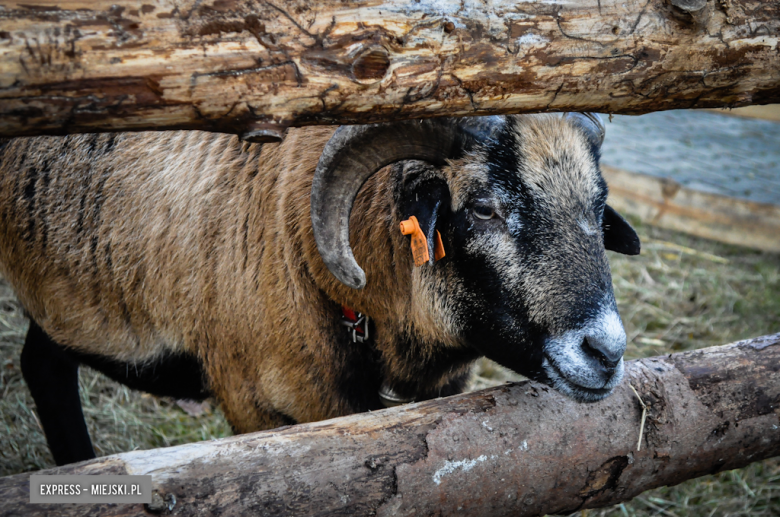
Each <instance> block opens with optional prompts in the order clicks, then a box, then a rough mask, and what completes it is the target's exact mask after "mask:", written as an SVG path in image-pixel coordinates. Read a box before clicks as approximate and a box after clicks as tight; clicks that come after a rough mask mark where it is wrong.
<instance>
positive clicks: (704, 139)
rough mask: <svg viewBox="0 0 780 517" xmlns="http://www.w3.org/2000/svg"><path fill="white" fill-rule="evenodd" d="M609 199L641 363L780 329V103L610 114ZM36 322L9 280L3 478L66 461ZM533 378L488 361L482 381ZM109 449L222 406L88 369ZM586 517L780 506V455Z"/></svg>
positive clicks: (93, 411)
mask: <svg viewBox="0 0 780 517" xmlns="http://www.w3.org/2000/svg"><path fill="white" fill-rule="evenodd" d="M604 118H605V122H606V126H607V137H606V140H605V143H604V148H603V158H602V164H603V171H604V177H605V178H606V180H607V183H608V184H609V186H610V198H609V203H610V204H611V205H612V206H613V207H615V208H616V209H617V210H618V211H619V212H621V213H622V214H623V215H625V216H626V217H627V218H628V219H629V220H630V221H631V223H632V224H634V227H635V228H636V229H637V232H638V233H639V235H640V237H641V239H642V254H641V255H640V256H638V257H625V256H623V255H618V254H614V253H611V252H609V259H610V263H611V267H612V274H613V281H614V285H615V295H616V297H617V301H618V306H619V309H620V314H621V316H622V318H623V322H624V325H625V327H626V333H627V335H628V350H627V352H626V356H627V359H635V358H640V357H649V356H655V355H662V354H667V353H670V352H678V351H683V350H691V349H696V348H702V347H707V346H716V345H722V344H726V343H730V342H733V341H736V340H740V339H744V338H748V337H755V336H760V335H764V334H771V333H776V332H780V106H751V107H749V108H742V109H738V110H725V111H724V110H702V111H668V112H659V113H652V114H648V115H642V116H638V117H628V116H614V117H611V120H607V117H606V116H605V117H604ZM27 325H28V322H27V321H26V319H25V318H24V316H23V314H22V310H21V308H20V307H19V305H18V303H17V301H16V299H15V297H14V295H13V292H12V291H11V290H10V288H9V287H8V286H7V284H6V283H5V282H4V281H3V280H2V279H0V421H1V422H2V423H1V424H0V425H1V426H2V428H1V429H0V476H6V475H11V474H16V473H20V472H26V471H32V470H39V469H42V468H48V467H51V466H53V465H54V462H53V460H52V458H51V455H50V454H49V451H48V448H47V446H46V440H45V438H44V436H43V432H42V431H41V427H40V424H39V422H38V420H37V415H36V414H35V411H34V403H33V401H32V398H31V396H30V394H29V392H28V391H27V387H26V386H25V384H24V381H23V379H22V375H21V371H20V368H19V355H20V353H21V349H22V344H23V342H24V336H25V333H26V331H27ZM519 379H521V377H519V376H517V375H516V374H514V373H512V372H510V371H508V370H506V369H503V368H501V367H500V366H498V365H496V364H494V363H491V362H490V361H487V360H481V361H480V362H479V364H478V365H477V368H476V369H475V372H474V376H473V381H472V389H474V390H477V389H482V388H485V387H488V386H495V385H498V384H501V383H504V382H507V381H515V380H519ZM80 384H81V397H82V404H83V406H84V413H85V417H86V420H87V425H88V426H89V430H90V433H91V435H92V439H93V443H94V445H95V448H96V450H97V452H98V455H100V456H102V455H107V454H113V453H117V452H124V451H130V450H135V449H151V448H156V447H165V446H170V445H177V444H181V443H188V442H193V441H201V440H208V439H211V438H219V437H224V436H229V435H230V434H231V432H230V426H229V425H227V423H226V422H225V419H224V417H223V416H222V414H221V413H220V411H219V409H218V408H217V407H216V405H215V404H214V403H213V401H206V402H204V403H202V404H196V403H192V402H186V401H175V400H170V399H160V398H157V397H153V396H151V395H148V394H142V393H139V392H134V391H131V390H129V389H127V388H126V387H124V386H121V385H118V384H116V383H114V382H112V381H110V380H109V379H107V378H106V377H104V376H102V375H101V374H98V373H96V372H93V371H91V370H90V369H89V368H86V367H82V368H81V371H80ZM575 515H582V516H586V515H587V516H596V515H599V516H602V515H603V516H607V515H609V516H618V515H620V516H629V515H630V516H634V515H641V516H649V515H669V516H726V515H751V516H752V515H766V516H770V515H771V516H776V515H780V459H771V460H767V461H764V462H759V463H754V464H752V465H750V466H749V467H747V468H744V469H740V470H734V471H729V472H724V473H720V474H717V475H714V476H707V477H703V478H699V479H695V480H691V481H688V482H685V483H683V484H681V485H678V486H675V487H665V488H660V489H656V490H652V491H649V492H646V493H644V494H642V495H641V496H640V497H637V498H636V499H634V500H633V501H631V502H630V503H625V504H621V505H618V506H615V507H612V508H607V509H601V510H586V511H582V512H579V513H577V514H575Z"/></svg>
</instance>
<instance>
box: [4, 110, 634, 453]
mask: <svg viewBox="0 0 780 517" xmlns="http://www.w3.org/2000/svg"><path fill="white" fill-rule="evenodd" d="M603 137H604V127H603V125H602V124H601V121H600V119H599V118H598V116H597V115H592V114H565V115H564V116H561V115H525V116H509V117H486V118H472V119H433V120H425V121H405V122H397V123H388V124H376V125H367V126H352V127H342V128H340V129H338V130H336V131H335V132H334V130H333V129H332V128H322V127H316V128H305V129H298V130H291V131H290V133H289V134H288V136H287V137H286V139H285V140H284V141H283V142H281V143H279V144H247V143H242V142H240V141H239V140H238V139H237V138H236V137H234V136H228V135H220V134H208V133H201V132H171V133H135V134H102V135H76V136H68V137H46V138H29V139H17V140H14V141H11V142H8V143H6V146H5V148H4V150H3V154H2V160H1V162H0V168H1V171H0V219H1V220H0V264H1V265H2V273H3V274H4V275H5V277H6V279H7V280H8V281H9V282H10V283H11V285H12V286H13V287H14V289H15V290H16V292H17V294H18V296H19V299H20V301H21V303H22V305H23V306H24V308H25V310H26V311H27V313H28V314H29V316H30V318H31V323H30V329H29V332H28V334H27V338H26V342H25V345H24V349H23V352H22V371H23V374H24V377H25V379H26V381H27V383H28V385H29V388H30V390H31V392H32V395H33V397H34V399H35V403H36V406H37V410H38V413H39V416H40V420H41V422H42V425H43V428H44V430H45V432H46V436H47V440H48V442H49V446H50V448H51V450H52V453H53V455H54V458H55V460H56V462H57V463H58V464H63V463H69V462H73V461H78V460H83V459H87V458H90V457H94V452H93V449H92V445H91V442H90V438H89V434H88V432H87V429H86V426H85V423H84V419H83V416H82V413H81V406H80V403H79V395H78V384H77V369H78V366H79V364H86V365H89V366H91V367H93V368H96V369H97V370H100V371H102V372H104V373H106V374H107V375H108V376H110V377H112V378H114V379H116V380H118V381H120V382H123V383H125V384H127V385H129V386H130V387H133V388H137V389H141V390H145V391H148V392H151V393H154V394H158V395H167V396H173V397H178V398H192V399H203V398H205V397H207V396H209V395H213V396H215V397H216V398H217V399H218V400H219V402H220V404H221V406H222V408H223V409H224V412H225V415H226V417H227V419H228V420H229V422H230V423H231V425H232V426H233V428H234V430H235V431H236V432H239V433H242V432H248V431H253V430H259V429H266V428H273V427H276V426H280V425H284V424H291V423H295V422H308V421H314V420H320V419H325V418H330V417H335V416H339V415H345V414H349V413H354V412H359V411H366V410H373V409H379V408H382V407H384V406H385V405H389V404H394V403H399V402H404V401H410V400H423V399H427V398H432V397H437V396H444V395H449V394H453V393H457V392H460V391H461V390H463V389H464V385H465V383H466V382H467V378H468V375H469V370H470V366H471V365H472V363H473V362H474V361H475V359H477V358H479V357H481V356H487V357H489V358H491V359H494V360H496V361H498V362H499V363H501V364H503V365H505V366H507V367H509V368H511V369H513V370H515V371H517V372H520V373H522V374H525V375H527V376H529V377H531V378H533V379H537V380H539V381H542V382H546V383H548V384H551V385H552V386H554V387H555V388H557V389H558V390H560V391H562V392H563V393H565V394H567V395H569V396H571V397H573V398H575V399H577V400H581V401H594V400H599V399H601V398H603V397H606V396H607V395H608V394H609V393H610V391H611V390H612V389H613V388H614V387H615V386H616V385H617V384H618V383H619V382H620V380H621V377H622V373H623V363H622V354H623V351H624V349H625V342H626V337H625V332H624V330H623V327H622V324H621V321H620V318H619V316H618V312H617V308H616V305H615V300H614V296H613V292H612V282H611V277H610V271H609V264H608V262H607V256H606V253H605V247H606V249H612V250H615V251H619V252H623V253H628V254H634V253H638V252H639V240H638V238H637V236H636V234H635V232H634V231H633V229H631V227H630V226H629V225H628V224H627V223H626V222H625V221H624V220H623V219H622V218H621V217H620V216H619V215H618V214H616V213H615V212H614V211H613V210H612V209H611V208H609V207H608V206H606V205H605V200H606V196H607V188H606V184H605V183H604V180H603V179H602V178H601V175H600V171H599V165H598V162H599V149H600V146H601V142H602V140H603ZM388 165H390V166H388ZM361 187H362V188H361ZM350 214H351V215H350ZM402 222H403V223H404V224H403V226H404V228H405V231H404V233H408V234H410V235H409V236H405V235H404V234H402V232H401V229H400V225H401V223H402ZM410 244H411V246H410ZM359 264H361V265H362V266H363V268H364V269H361V267H360V266H359ZM346 315H354V318H353V321H352V322H350V321H349V320H348V318H347V316H346ZM354 319H357V320H358V321H356V322H355V321H354Z"/></svg>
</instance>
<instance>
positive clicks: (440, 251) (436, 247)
mask: <svg viewBox="0 0 780 517" xmlns="http://www.w3.org/2000/svg"><path fill="white" fill-rule="evenodd" d="M444 255H446V254H445V253H444V243H443V242H441V234H440V233H439V230H436V240H435V241H434V243H433V259H434V260H436V261H439V260H441V259H443V258H444Z"/></svg>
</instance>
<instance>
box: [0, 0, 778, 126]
mask: <svg viewBox="0 0 780 517" xmlns="http://www.w3.org/2000/svg"><path fill="white" fill-rule="evenodd" d="M677 3H678V4H680V2H679V1H677ZM689 3H690V2H689ZM693 3H694V4H696V5H695V6H693V7H692V9H695V10H694V11H692V12H688V11H685V10H684V9H682V8H680V7H676V6H675V5H673V3H672V2H669V1H667V0H641V1H634V0H628V1H625V0H578V1H576V2H561V3H557V2H546V1H538V0H521V1H514V0H513V1H505V0H488V1H485V2H482V1H477V0H465V1H463V0H437V1H432V0H362V1H346V2H345V1H343V0H317V1H310V0H273V1H271V0H257V1H239V0H205V1H201V0H184V1H171V0H167V1H166V0H163V1H160V2H147V1H145V0H125V1H122V0H112V1H103V0H96V1H90V2H85V1H77V0H66V1H62V2H57V3H56V6H54V4H55V2H50V1H48V0H46V1H39V0H24V1H23V2H18V3H17V2H3V3H2V10H0V136H22V135H34V134H64V133H73V132H93V131H121V130H142V129H203V130H214V131H224V132H229V133H237V134H244V135H245V136H246V137H248V138H250V139H252V138H254V139H255V140H262V139H263V138H273V137H275V136H278V135H279V134H280V133H281V132H283V129H284V127H285V126H288V125H307V124H335V123H365V122H372V121H380V120H392V119H398V118H416V117H428V116H434V115H473V114H491V113H512V112H522V111H544V110H551V111H565V110H576V111H586V110H588V111H599V112H611V113H641V112H648V111H654V110H665V109H672V108H694V107H697V108H698V107H701V108H707V107H709V108H713V107H727V106H732V107H733V106H742V105H748V104H765V103H769V102H778V101H780V53H778V51H777V50H778V47H777V45H778V33H780V2H778V1H762V0H729V1H720V0H708V1H706V5H705V2H704V1H703V0H702V1H696V2H693ZM683 4H685V2H683V3H682V4H680V5H683ZM699 4H701V5H703V7H702V8H698V6H699ZM685 5H687V4H685Z"/></svg>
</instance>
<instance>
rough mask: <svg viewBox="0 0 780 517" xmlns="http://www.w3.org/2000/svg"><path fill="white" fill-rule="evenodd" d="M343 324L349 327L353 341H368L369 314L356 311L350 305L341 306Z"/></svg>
mask: <svg viewBox="0 0 780 517" xmlns="http://www.w3.org/2000/svg"><path fill="white" fill-rule="evenodd" d="M341 314H342V316H341V324H342V325H344V326H345V327H347V329H349V333H350V334H351V335H352V342H353V343H364V342H366V341H368V338H369V335H368V320H369V318H368V316H366V315H364V314H362V313H360V312H355V311H353V310H352V309H350V308H349V307H346V306H344V305H342V306H341Z"/></svg>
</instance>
